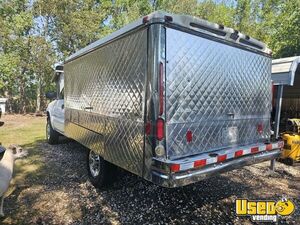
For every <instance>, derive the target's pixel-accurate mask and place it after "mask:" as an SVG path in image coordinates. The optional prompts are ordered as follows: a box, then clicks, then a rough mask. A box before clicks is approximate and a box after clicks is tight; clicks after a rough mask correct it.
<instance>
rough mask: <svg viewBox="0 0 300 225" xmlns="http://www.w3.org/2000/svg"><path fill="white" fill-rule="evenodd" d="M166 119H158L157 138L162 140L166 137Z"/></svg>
mask: <svg viewBox="0 0 300 225" xmlns="http://www.w3.org/2000/svg"><path fill="white" fill-rule="evenodd" d="M164 124H165V122H164V120H163V119H161V118H159V119H157V121H156V138H157V140H159V141H161V140H162V139H163V138H164Z"/></svg>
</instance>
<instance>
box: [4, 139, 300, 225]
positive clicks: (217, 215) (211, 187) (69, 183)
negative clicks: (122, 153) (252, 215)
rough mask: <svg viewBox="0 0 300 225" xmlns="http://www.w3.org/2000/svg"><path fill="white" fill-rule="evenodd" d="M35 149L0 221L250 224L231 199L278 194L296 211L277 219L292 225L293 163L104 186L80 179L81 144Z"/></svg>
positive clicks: (298, 217) (297, 172)
mask: <svg viewBox="0 0 300 225" xmlns="http://www.w3.org/2000/svg"><path fill="white" fill-rule="evenodd" d="M35 152H37V153H36V154H37V156H39V157H37V159H36V160H37V162H36V163H37V164H41V165H42V166H41V167H39V169H38V171H35V172H34V173H33V172H32V173H30V172H28V173H27V174H26V177H25V178H24V179H23V182H22V183H17V184H16V189H15V190H14V191H13V192H12V194H11V195H10V196H8V198H6V199H5V212H6V214H7V217H6V218H5V219H4V220H2V221H1V220H0V224H1V223H2V224H251V222H250V219H249V218H244V217H236V216H235V212H234V200H235V199H236V198H248V199H274V200H279V199H280V198H281V197H282V196H287V197H290V198H291V199H292V200H293V201H294V202H295V203H296V205H297V207H298V209H297V210H296V212H295V213H294V214H293V216H291V217H287V218H285V219H283V218H281V219H280V224H300V214H299V212H300V210H299V206H300V199H299V196H300V166H299V165H298V166H295V167H290V166H286V165H284V164H281V163H277V164H276V172H271V171H270V170H269V169H268V165H269V162H265V163H261V164H257V165H254V166H251V167H245V168H244V169H241V170H235V171H231V172H229V173H225V174H222V175H220V176H217V177H214V178H210V179H207V180H205V181H202V182H199V183H196V184H193V185H189V186H186V187H182V188H177V189H165V188H162V187H158V186H156V185H154V184H151V183H149V182H147V181H144V180H142V179H140V178H138V177H136V176H134V175H131V174H129V173H126V172H123V173H120V175H119V176H118V177H116V181H115V182H114V183H113V184H112V185H111V186H110V187H108V188H106V189H104V190H96V189H95V188H94V187H93V186H92V185H91V183H90V182H89V181H88V178H87V172H86V149H85V148H83V147H82V146H81V145H79V144H77V143H75V142H70V141H64V143H63V144H60V145H55V146H50V145H48V144H46V143H39V144H38V145H37V151H35ZM20 161H21V160H20ZM16 172H18V171H16ZM264 224H266V223H264Z"/></svg>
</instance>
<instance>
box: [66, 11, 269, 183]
mask: <svg viewBox="0 0 300 225" xmlns="http://www.w3.org/2000/svg"><path fill="white" fill-rule="evenodd" d="M166 15H168V16H169V17H166ZM171 16H172V17H171ZM170 17H171V18H172V20H170ZM194 24H197V26H195V25H194ZM207 27H209V29H207ZM218 29H219V30H220V31H219V30H218ZM215 31H218V32H215ZM232 34H236V31H234V30H233V29H230V28H224V27H219V26H217V25H216V24H211V23H209V22H206V21H203V20H199V19H196V18H193V17H188V16H176V15H170V14H166V13H161V12H158V13H153V14H151V15H148V16H147V17H144V18H143V19H140V20H138V21H136V22H134V23H132V24H130V25H128V26H126V27H125V28H122V29H121V30H119V31H117V32H115V33H113V34H112V35H110V36H109V37H106V38H104V39H102V40H99V41H97V42H95V43H92V44H91V45H90V46H88V47H86V48H84V49H82V50H80V51H79V52H77V53H75V54H74V55H72V56H71V57H69V58H68V59H67V60H66V62H65V64H64V72H65V134H66V136H68V137H70V138H72V139H74V140H76V141H78V142H79V143H81V144H83V145H85V146H86V147H88V148H90V149H92V150H93V151H95V152H97V153H98V154H100V155H101V156H102V157H103V158H104V159H105V160H107V161H109V162H111V163H113V164H115V165H118V166H120V167H122V168H124V169H126V170H128V171H130V172H132V173H135V174H137V175H139V176H142V177H143V178H145V179H147V180H150V181H153V182H156V181H155V179H154V178H153V174H152V171H153V165H154V163H153V162H154V161H155V160H157V159H158V160H160V161H162V162H169V160H176V159H180V158H184V157H190V156H195V155H197V154H202V153H207V152H212V151H213V152H215V151H218V150H222V149H226V148H231V147H236V146H243V145H251V144H255V143H262V142H265V141H268V140H269V139H270V125H269V120H270V110H271V58H270V57H269V55H268V49H267V48H266V47H265V45H263V43H261V42H258V41H256V40H255V39H252V38H249V37H247V36H245V35H243V34H240V33H239V39H233V38H232V37H231V35H232ZM242 40H247V41H248V42H246V41H244V42H242ZM250 42H251V43H250ZM245 43H246V44H245ZM249 43H250V44H249ZM253 46H255V47H253ZM160 66H162V67H160ZM161 68H162V70H161ZM161 71H163V74H162V77H161V78H160V72H161ZM159 79H162V80H161V81H160V80H159ZM160 82H162V83H160ZM160 84H162V85H163V87H160ZM161 88H163V105H164V112H163V113H162V114H160V113H159V104H160V96H159V93H160V91H161ZM158 118H161V119H163V120H164V121H165V127H164V133H165V136H164V138H163V140H160V141H159V140H157V138H156V131H157V127H156V121H157V119H158ZM258 125H260V126H262V127H263V131H262V132H261V133H259V132H258V130H257V126H258ZM188 131H190V132H192V134H193V137H192V138H193V140H192V141H191V142H188V141H187V138H186V134H187V132H188ZM158 145H160V146H163V147H164V149H165V154H164V155H162V156H158V155H156V153H155V148H156V147H157V146H158ZM156 183H159V182H156Z"/></svg>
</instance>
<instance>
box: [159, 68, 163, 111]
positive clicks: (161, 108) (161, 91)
mask: <svg viewBox="0 0 300 225" xmlns="http://www.w3.org/2000/svg"><path fill="white" fill-rule="evenodd" d="M163 112H164V65H163V63H162V62H161V63H160V64H159V115H160V116H161V115H162V114H163Z"/></svg>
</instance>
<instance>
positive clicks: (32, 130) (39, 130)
mask: <svg viewBox="0 0 300 225" xmlns="http://www.w3.org/2000/svg"><path fill="white" fill-rule="evenodd" d="M1 120H2V121H4V122H5V124H4V126H3V127H1V128H0V142H1V143H2V145H4V146H6V147H7V146H9V145H11V144H18V145H21V146H23V147H24V146H32V145H34V144H35V143H36V142H38V141H41V140H44V139H45V121H46V119H45V118H44V117H31V116H21V115H4V116H3V117H2V118H1Z"/></svg>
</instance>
